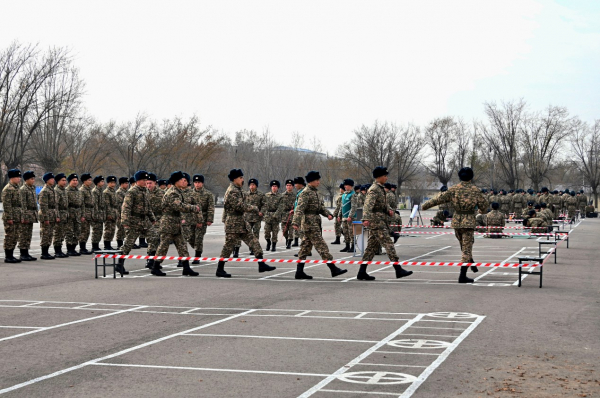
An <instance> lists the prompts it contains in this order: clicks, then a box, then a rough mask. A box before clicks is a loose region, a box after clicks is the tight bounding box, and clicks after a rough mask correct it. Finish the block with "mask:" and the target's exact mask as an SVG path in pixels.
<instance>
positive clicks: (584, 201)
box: [577, 189, 588, 218]
mask: <svg viewBox="0 0 600 398" xmlns="http://www.w3.org/2000/svg"><path fill="white" fill-rule="evenodd" d="M577 198H578V202H579V216H580V217H581V218H585V207H586V206H587V204H588V198H587V196H585V193H583V189H582V190H580V191H579V195H578V196H577Z"/></svg>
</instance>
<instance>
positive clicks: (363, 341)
mask: <svg viewBox="0 0 600 398" xmlns="http://www.w3.org/2000/svg"><path fill="white" fill-rule="evenodd" d="M182 336H205V337H240V338H250V339H274V340H304V341H332V342H340V343H370V344H375V343H377V340H348V339H321V338H314V337H284V336H257V335H248V334H210V333H186V334H183V335H182Z"/></svg>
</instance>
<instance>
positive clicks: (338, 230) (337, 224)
mask: <svg viewBox="0 0 600 398" xmlns="http://www.w3.org/2000/svg"><path fill="white" fill-rule="evenodd" d="M341 208H342V195H341V194H340V196H338V197H337V199H336V200H335V209H334V210H333V228H334V229H335V237H336V238H337V239H339V237H340V236H342V232H343V231H342V223H343V222H344V221H338V218H341V217H342V216H341V215H340V210H341ZM345 239H346V236H345V235H344V241H345Z"/></svg>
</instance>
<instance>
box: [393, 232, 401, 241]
mask: <svg viewBox="0 0 600 398" xmlns="http://www.w3.org/2000/svg"><path fill="white" fill-rule="evenodd" d="M392 236H393V237H394V243H396V242H398V238H400V234H399V233H398V232H394V233H393V235H392Z"/></svg>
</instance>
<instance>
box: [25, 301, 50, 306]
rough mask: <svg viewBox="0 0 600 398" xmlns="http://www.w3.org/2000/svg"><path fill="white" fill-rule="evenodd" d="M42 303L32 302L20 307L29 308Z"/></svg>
mask: <svg viewBox="0 0 600 398" xmlns="http://www.w3.org/2000/svg"><path fill="white" fill-rule="evenodd" d="M43 303H45V301H36V302H33V303H29V304H25V305H21V307H31V306H32V305H37V304H43Z"/></svg>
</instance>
